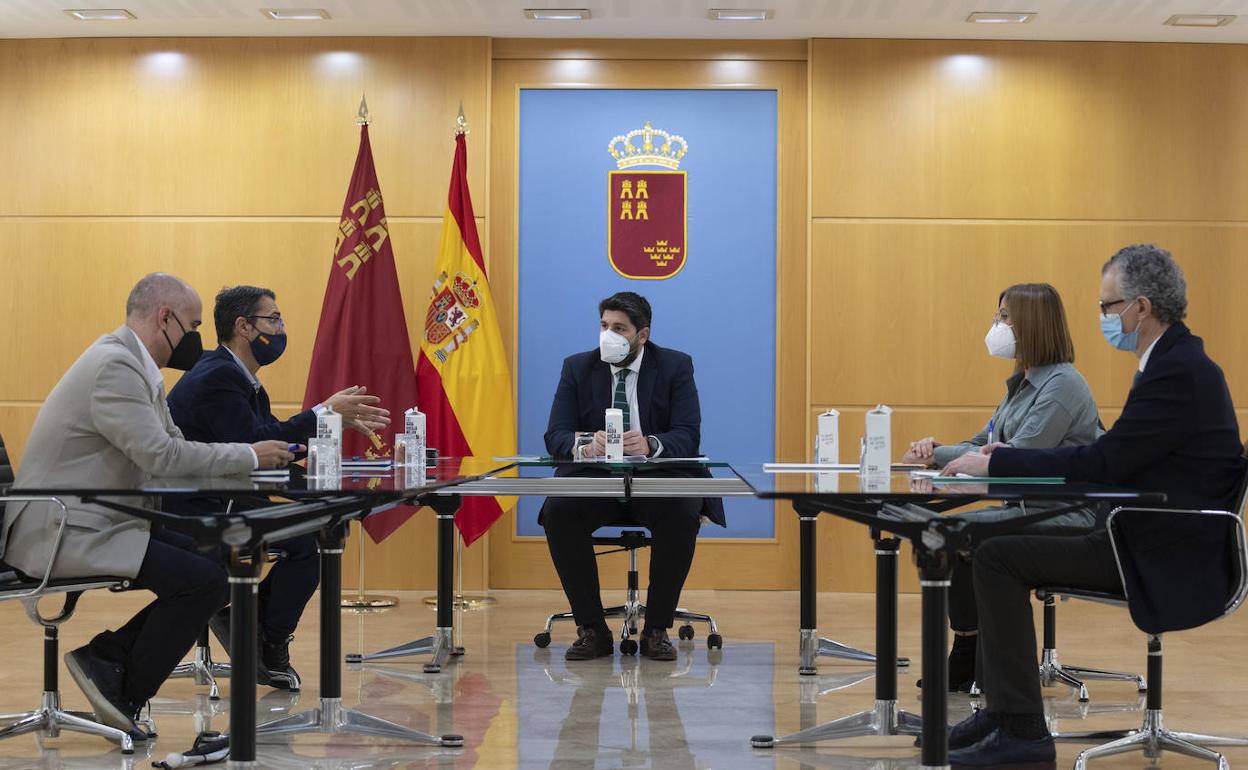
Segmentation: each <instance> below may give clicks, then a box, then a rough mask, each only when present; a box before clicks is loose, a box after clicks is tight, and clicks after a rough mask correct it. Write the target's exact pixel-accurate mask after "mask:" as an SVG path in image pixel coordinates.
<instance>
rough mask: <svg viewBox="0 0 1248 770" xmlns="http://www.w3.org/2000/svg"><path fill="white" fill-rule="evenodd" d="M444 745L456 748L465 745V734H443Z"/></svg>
mask: <svg viewBox="0 0 1248 770" xmlns="http://www.w3.org/2000/svg"><path fill="white" fill-rule="evenodd" d="M442 745H443V746H449V747H451V748H455V747H458V746H463V745H464V736H462V735H443V736H442Z"/></svg>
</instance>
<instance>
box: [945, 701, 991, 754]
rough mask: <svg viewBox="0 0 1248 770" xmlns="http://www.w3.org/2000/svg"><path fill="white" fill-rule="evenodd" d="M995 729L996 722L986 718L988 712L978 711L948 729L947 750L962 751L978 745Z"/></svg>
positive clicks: (984, 710) (988, 717)
mask: <svg viewBox="0 0 1248 770" xmlns="http://www.w3.org/2000/svg"><path fill="white" fill-rule="evenodd" d="M996 727H997V722H996V720H995V719H993V718H992V717H990V716H988V710H987V709H979V710H978V711H975V712H973V713H972V714H971V715H970V716H969V717H967V718H966V719H963V720H962V721H961V722H958V723H957V724H956V725H954V726H953V727H950V728H949V748H950V749H951V750H952V749H964V748H966V747H967V746H971V745H974V744H976V743H979V742H980V741H981V740H983V739H984V738H985V737H986V736H987V735H988V733H990V732H992V731H993V730H995V729H996Z"/></svg>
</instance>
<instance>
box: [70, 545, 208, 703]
mask: <svg viewBox="0 0 1248 770" xmlns="http://www.w3.org/2000/svg"><path fill="white" fill-rule="evenodd" d="M135 585H136V586H138V587H140V588H145V589H147V590H148V591H151V592H152V593H154V594H156V600H155V601H153V602H152V603H151V604H148V605H147V606H146V607H144V608H143V609H141V610H139V612H138V614H136V615H135V616H134V617H132V618H130V620H128V621H127V622H126V624H125V625H123V626H122V627H121V628H119V629H117V630H116V631H104V632H102V633H100V634H97V635H96V637H95V638H94V639H92V640H91V649H92V651H93V652H95V653H96V654H97V655H99V656H100V657H103V658H105V659H107V660H112V661H114V662H117V663H120V664H121V665H122V667H123V668H124V669H125V684H124V691H123V693H122V695H123V696H124V697H125V698H126V700H128V701H129V702H130V704H132V705H133V706H135V707H136V708H137V707H139V706H141V705H143V704H144V703H146V702H147V701H148V700H149V699H151V697H152V696H153V695H155V694H156V691H157V690H159V689H160V685H161V684H162V683H164V681H165V679H166V678H167V677H168V676H169V673H170V672H171V671H173V668H174V666H176V665H178V663H179V662H180V661H181V660H182V657H183V656H184V655H186V653H187V651H188V650H190V649H191V645H193V644H195V640H196V638H198V637H199V634H200V632H201V631H203V629H204V626H205V625H207V623H208V619H209V618H211V617H212V614H213V613H214V612H216V611H217V610H219V609H220V608H221V607H223V606H224V605H225V603H226V601H227V600H228V598H229V583H228V580H227V576H226V572H225V569H224V568H223V567H222V566H221V564H220V563H219V562H218V561H217V560H215V559H213V558H212V557H211V556H204V555H201V554H199V553H197V552H196V551H195V544H194V540H192V538H190V537H188V536H186V535H182V534H179V533H176V532H169V531H153V533H152V539H151V541H150V542H149V543H148V546H147V553H146V554H145V555H144V556H143V564H142V566H140V567H139V574H138V576H137V577H136V578H135Z"/></svg>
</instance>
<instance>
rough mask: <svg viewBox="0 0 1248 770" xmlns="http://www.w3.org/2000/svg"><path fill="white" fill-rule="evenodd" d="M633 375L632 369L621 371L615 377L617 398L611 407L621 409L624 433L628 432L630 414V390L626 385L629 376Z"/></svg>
mask: <svg viewBox="0 0 1248 770" xmlns="http://www.w3.org/2000/svg"><path fill="white" fill-rule="evenodd" d="M631 373H632V370H631V369H621V370H620V371H619V372H618V373H617V374H616V375H615V398H614V399H612V401H611V406H612V407H613V408H615V409H619V410H620V411H621V412H623V413H624V432H625V433H627V432H628V426H629V424H630V423H629V413H628V388H627V387H626V385H625V383H627V382H628V375H629V374H631Z"/></svg>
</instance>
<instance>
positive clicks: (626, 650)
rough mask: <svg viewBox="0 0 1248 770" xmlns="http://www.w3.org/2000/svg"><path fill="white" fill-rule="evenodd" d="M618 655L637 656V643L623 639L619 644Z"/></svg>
mask: <svg viewBox="0 0 1248 770" xmlns="http://www.w3.org/2000/svg"><path fill="white" fill-rule="evenodd" d="M620 654H621V655H636V654H637V642H636V641H634V640H632V639H625V640H623V641H622V642H620Z"/></svg>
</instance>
